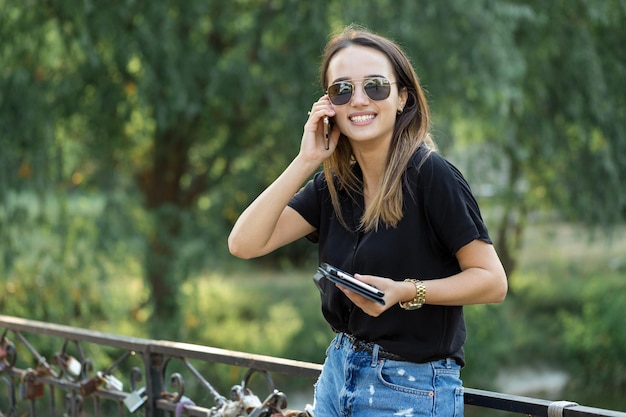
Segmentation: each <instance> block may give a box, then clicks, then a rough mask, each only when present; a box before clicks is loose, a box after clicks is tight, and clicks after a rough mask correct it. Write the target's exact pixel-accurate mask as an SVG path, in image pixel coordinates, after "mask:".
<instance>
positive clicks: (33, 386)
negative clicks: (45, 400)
mask: <svg viewBox="0 0 626 417" xmlns="http://www.w3.org/2000/svg"><path fill="white" fill-rule="evenodd" d="M20 394H21V397H22V400H35V399H37V398H41V397H43V396H44V394H45V387H44V384H43V382H40V381H38V380H37V374H36V372H35V371H33V370H32V369H28V370H27V371H26V372H25V373H24V374H23V375H22V380H21V383H20Z"/></svg>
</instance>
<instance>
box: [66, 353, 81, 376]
mask: <svg viewBox="0 0 626 417" xmlns="http://www.w3.org/2000/svg"><path fill="white" fill-rule="evenodd" d="M62 365H63V368H65V370H66V371H67V373H69V374H70V375H71V376H73V377H74V378H76V377H77V376H79V375H80V373H81V372H82V370H83V366H82V365H81V364H80V362H79V361H78V360H76V358H74V357H73V356H67V357H66V358H65V360H64V361H63V362H62Z"/></svg>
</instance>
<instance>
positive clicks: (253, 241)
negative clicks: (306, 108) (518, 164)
mask: <svg viewBox="0 0 626 417" xmlns="http://www.w3.org/2000/svg"><path fill="white" fill-rule="evenodd" d="M320 76H321V82H322V85H323V87H324V90H325V91H326V94H324V95H323V96H322V97H321V98H320V99H319V100H317V101H316V102H315V103H314V104H313V106H312V108H311V111H310V112H309V118H308V120H307V122H306V124H305V126H304V134H303V135H302V142H301V145H300V151H299V153H298V155H297V156H296V157H295V159H294V160H293V161H292V163H291V164H290V165H289V166H288V167H287V168H286V169H285V170H284V172H283V173H282V174H281V175H280V176H279V177H278V178H277V179H276V181H275V182H274V183H273V184H271V185H270V186H269V187H268V188H267V189H266V190H265V191H264V192H263V193H262V194H261V195H260V196H259V197H258V198H257V199H256V200H255V201H254V202H253V203H252V204H251V205H250V206H249V207H248V208H247V209H246V210H245V211H244V212H243V213H242V214H241V216H240V218H239V219H238V220H237V222H236V224H235V226H234V228H233V230H232V232H231V234H230V236H229V239H228V244H229V249H230V251H231V253H232V254H233V255H235V256H238V257H241V258H252V257H257V256H262V255H265V254H267V253H269V252H271V251H273V250H275V249H277V248H279V247H281V246H283V245H286V244H288V243H290V242H292V241H294V240H296V239H299V238H301V237H305V236H306V237H308V238H309V239H310V240H312V241H314V242H317V243H318V244H319V262H320V263H322V262H326V263H329V264H331V265H334V266H336V267H338V268H340V269H343V270H345V271H347V272H349V273H353V274H355V277H356V278H357V279H359V280H361V281H364V282H365V283H368V284H371V285H374V286H376V287H377V288H379V289H381V290H382V291H384V293H385V296H384V299H385V304H384V305H382V304H379V303H376V302H373V301H370V300H368V299H366V298H364V297H362V296H360V295H358V294H356V293H354V292H351V291H350V290H348V289H345V288H343V287H341V286H337V285H334V284H332V283H329V282H324V283H323V285H324V287H323V290H324V291H323V295H322V312H323V314H324V317H325V318H326V320H327V321H328V323H329V324H330V325H331V326H332V328H333V329H334V330H335V331H336V332H337V336H336V338H335V339H334V340H333V341H332V343H331V345H330V347H329V348H328V350H327V352H326V353H327V357H326V361H325V363H324V367H323V371H322V373H321V375H320V378H319V380H318V381H317V383H316V387H315V403H314V412H315V416H316V417H327V416H344V415H355V416H381V415H405V416H461V415H463V389H462V384H461V380H460V378H459V371H460V368H461V367H462V366H463V365H464V364H465V362H464V354H463V343H464V341H465V324H464V320H463V311H462V306H463V305H467V304H479V303H497V302H501V301H502V300H503V299H504V297H505V295H506V292H507V281H506V275H505V273H504V270H503V267H502V264H501V262H500V260H499V258H498V255H497V254H496V252H495V250H494V248H493V246H492V243H491V240H490V238H489V235H488V233H487V229H486V227H485V225H484V223H483V221H482V219H481V215H480V211H479V208H478V206H477V203H476V201H475V199H474V198H473V196H472V194H471V191H470V188H469V186H468V185H467V183H466V182H465V180H464V179H463V177H462V175H461V173H460V172H459V171H458V170H457V169H456V168H455V167H453V166H452V165H451V164H449V163H448V162H447V161H446V160H445V159H443V158H442V157H441V156H439V155H438V154H437V153H435V152H434V151H433V144H432V141H431V138H430V132H429V124H430V119H429V118H430V116H429V110H428V105H427V103H426V99H425V96H424V92H423V90H422V88H421V87H420V84H419V80H418V78H417V75H416V74H415V71H414V70H413V68H412V66H411V64H410V62H409V60H408V58H407V57H406V56H405V54H404V53H403V52H402V51H401V50H400V49H399V48H398V46H397V45H396V44H395V43H393V42H392V41H390V40H388V39H386V38H383V37H381V36H378V35H375V34H373V33H371V32H368V31H365V30H360V29H357V28H354V27H348V28H346V29H345V30H344V31H343V32H342V33H340V34H339V35H337V36H335V37H334V38H332V39H331V40H330V41H329V43H328V45H327V46H326V49H325V53H324V56H323V60H322V65H321V71H320ZM326 117H328V118H332V120H334V126H333V128H332V130H331V132H330V138H329V139H330V141H329V142H330V143H329V144H328V145H329V146H328V149H327V146H326V143H325V137H324V118H326ZM322 163H323V164H324V170H323V172H318V173H316V174H315V176H314V177H313V179H312V180H311V181H309V182H308V183H307V184H306V186H305V187H304V188H302V189H300V187H301V186H302V184H303V183H304V182H305V181H306V180H307V179H308V178H310V177H311V175H312V174H314V173H315V171H316V170H317V169H318V167H319V166H320V164H322Z"/></svg>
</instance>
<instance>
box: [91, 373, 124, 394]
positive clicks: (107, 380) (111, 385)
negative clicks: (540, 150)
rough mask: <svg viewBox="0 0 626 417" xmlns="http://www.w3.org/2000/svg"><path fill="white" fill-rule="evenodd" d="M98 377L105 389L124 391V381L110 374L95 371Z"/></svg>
mask: <svg viewBox="0 0 626 417" xmlns="http://www.w3.org/2000/svg"><path fill="white" fill-rule="evenodd" d="M97 376H98V378H100V379H101V380H102V381H103V382H104V385H105V386H106V388H107V389H111V390H115V391H124V383H123V382H122V381H120V380H119V379H117V378H116V377H114V376H113V375H111V374H103V373H102V372H98V373H97Z"/></svg>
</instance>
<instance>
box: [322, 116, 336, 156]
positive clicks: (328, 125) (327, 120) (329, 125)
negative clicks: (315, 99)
mask: <svg viewBox="0 0 626 417" xmlns="http://www.w3.org/2000/svg"><path fill="white" fill-rule="evenodd" d="M334 124H335V119H333V118H332V117H328V116H326V117H324V140H325V141H326V150H328V149H329V148H330V131H331V130H332V129H333V125H334Z"/></svg>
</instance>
